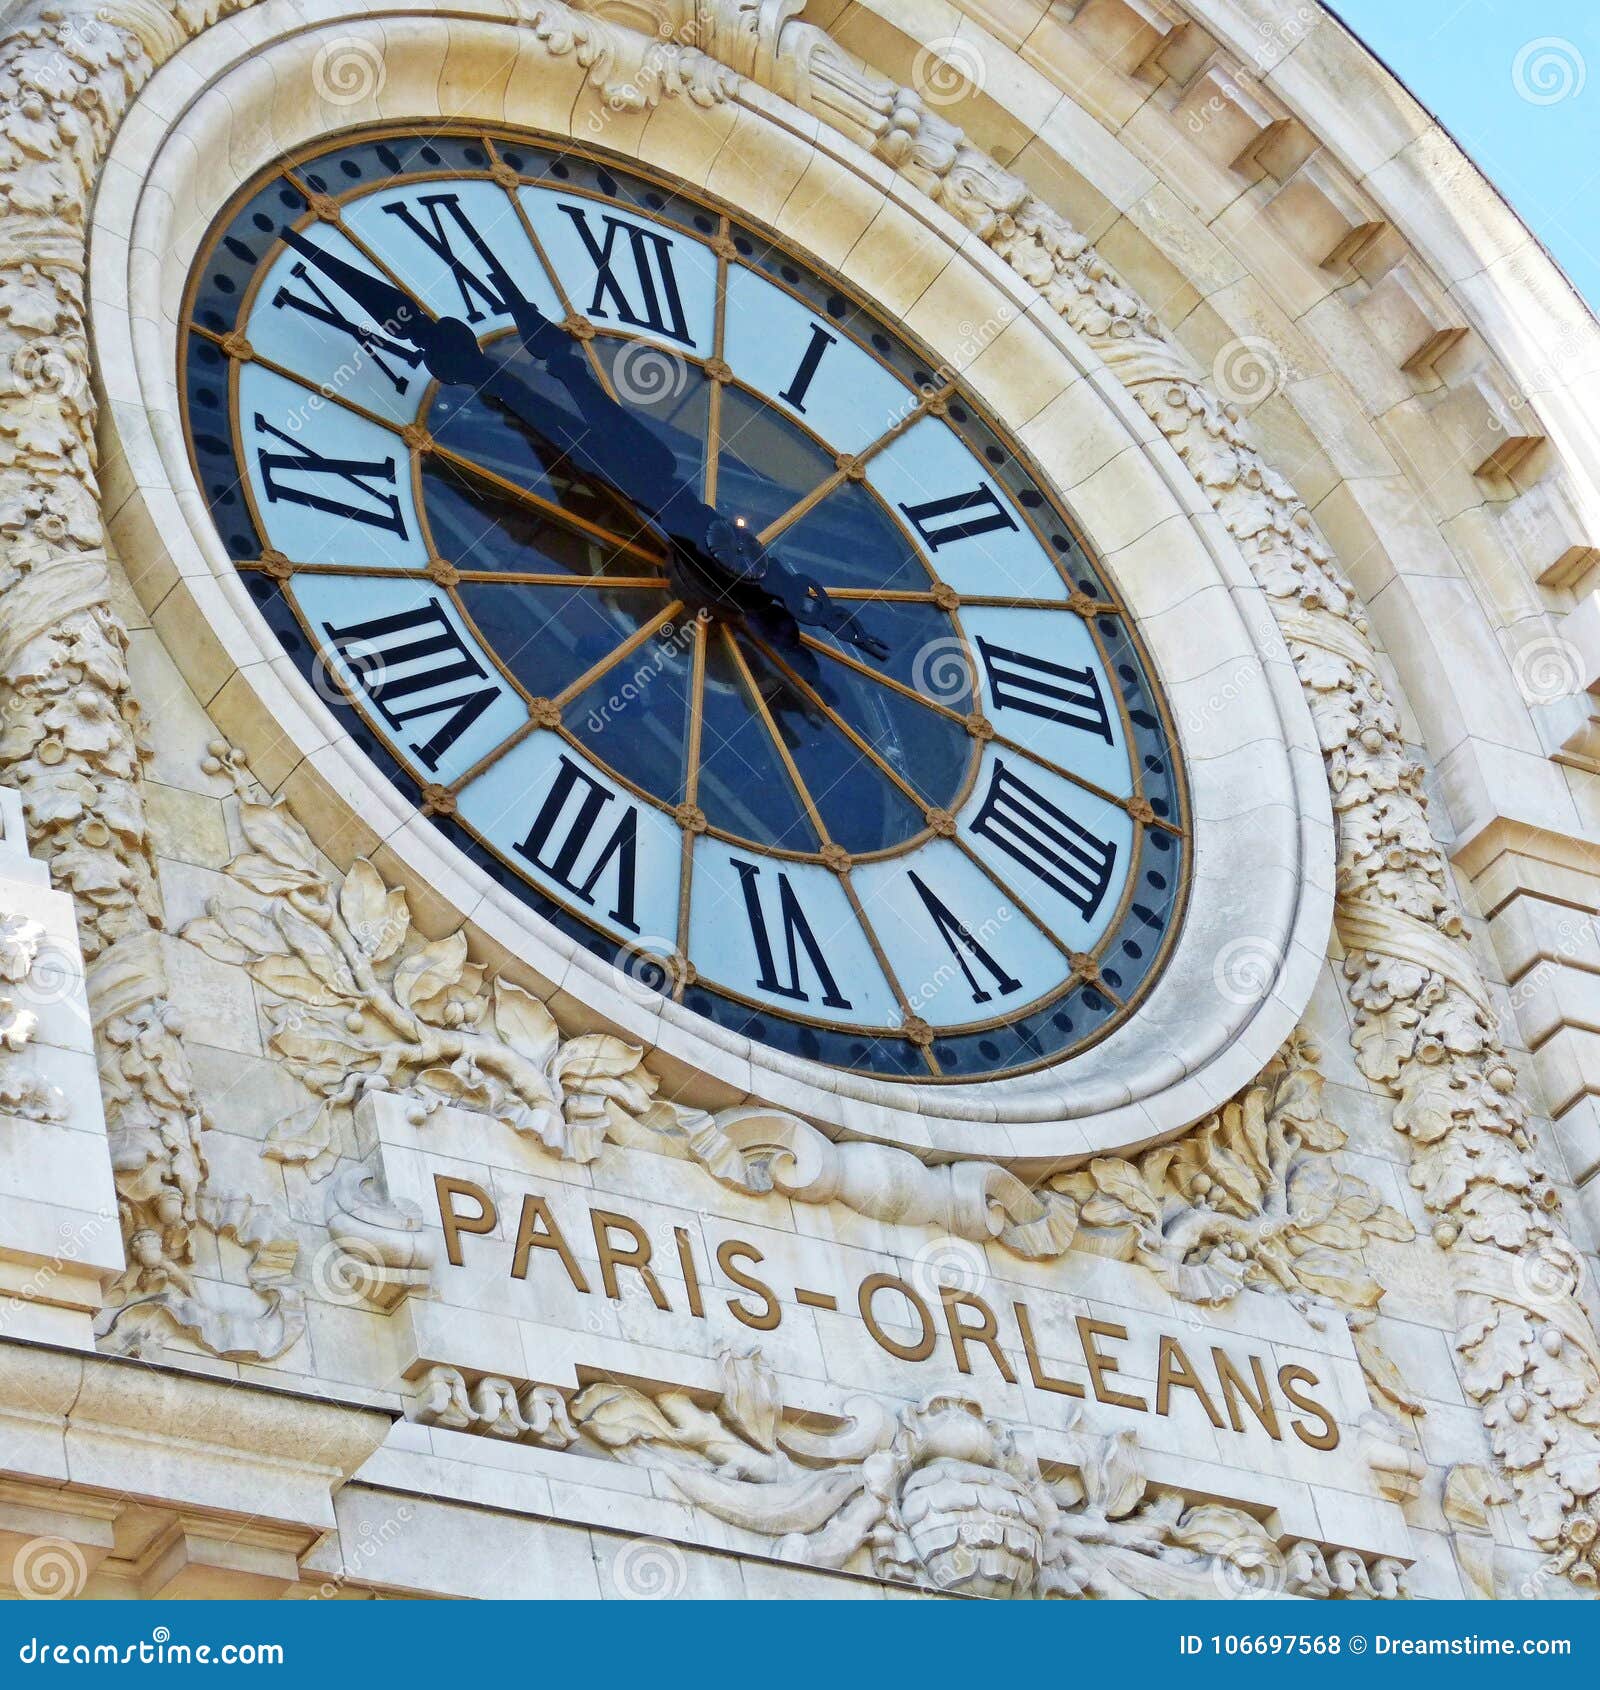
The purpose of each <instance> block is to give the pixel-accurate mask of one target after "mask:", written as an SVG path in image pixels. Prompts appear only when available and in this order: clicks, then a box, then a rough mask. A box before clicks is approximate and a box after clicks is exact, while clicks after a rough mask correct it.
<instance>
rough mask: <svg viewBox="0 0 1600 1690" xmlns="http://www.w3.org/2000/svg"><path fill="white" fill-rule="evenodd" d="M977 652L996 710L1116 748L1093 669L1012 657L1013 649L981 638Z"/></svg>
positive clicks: (1022, 654) (1021, 653) (1019, 654)
mask: <svg viewBox="0 0 1600 1690" xmlns="http://www.w3.org/2000/svg"><path fill="white" fill-rule="evenodd" d="M978 651H979V653H980V654H981V655H982V657H983V666H984V668H985V669H986V670H987V671H988V675H989V691H990V693H991V694H992V695H993V697H994V702H995V705H996V707H997V708H999V709H1009V710H1022V711H1025V712H1026V713H1027V714H1028V715H1030V716H1043V717H1044V718H1045V720H1046V721H1050V722H1061V723H1064V724H1065V725H1066V726H1067V727H1069V728H1081V729H1083V731H1084V732H1085V733H1090V734H1094V735H1095V736H1096V737H1097V738H1099V739H1103V740H1104V741H1105V742H1106V744H1107V745H1110V744H1111V743H1112V741H1111V720H1110V717H1109V716H1108V714H1107V712H1106V701H1105V699H1104V698H1103V697H1102V696H1101V693H1100V681H1099V677H1098V676H1097V675H1096V674H1095V672H1094V670H1093V669H1087V668H1086V669H1073V668H1069V667H1068V666H1067V665H1066V664H1065V663H1051V662H1049V661H1047V660H1046V659H1045V658H1043V657H1030V656H1029V655H1028V653H1027V652H1025V651H1013V650H1011V649H1010V647H1009V646H1003V645H991V644H990V643H989V641H988V640H986V639H985V638H984V637H983V635H982V634H979V635H978Z"/></svg>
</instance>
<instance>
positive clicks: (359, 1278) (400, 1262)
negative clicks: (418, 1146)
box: [326, 1162, 433, 1309]
mask: <svg viewBox="0 0 1600 1690" xmlns="http://www.w3.org/2000/svg"><path fill="white" fill-rule="evenodd" d="M327 1225H328V1244H329V1251H330V1257H331V1259H330V1260H328V1261H327V1264H326V1273H327V1276H328V1277H329V1278H330V1279H331V1281H332V1284H333V1287H334V1289H335V1291H336V1293H343V1294H346V1295H349V1296H353V1297H355V1298H357V1299H359V1300H360V1301H362V1302H365V1303H370V1304H371V1305H372V1306H373V1307H374V1308H378V1309H392V1308H394V1307H395V1306H396V1305H397V1304H398V1303H399V1302H400V1301H401V1299H402V1298H404V1297H405V1296H406V1295H407V1293H408V1292H412V1291H418V1292H426V1291H427V1289H428V1287H429V1285H430V1283H431V1280H432V1268H433V1245H432V1244H431V1242H430V1241H429V1239H428V1237H427V1233H426V1229H425V1227H424V1224H423V1219H422V1211H421V1210H420V1209H418V1208H417V1206H416V1204H414V1203H404V1202H397V1201H396V1200H395V1199H394V1198H392V1197H390V1196H389V1194H388V1192H387V1191H386V1190H385V1189H384V1183H383V1180H382V1178H381V1176H380V1175H379V1174H377V1173H374V1172H373V1171H372V1169H370V1168H368V1167H366V1166H364V1165H363V1164H362V1163H359V1162H353V1163H350V1164H349V1165H348V1166H347V1167H345V1168H344V1169H343V1170H342V1171H341V1172H340V1173H339V1174H338V1175H337V1176H336V1177H335V1179H334V1181H333V1184H332V1187H331V1189H330V1190H329V1193H328V1212H327Z"/></svg>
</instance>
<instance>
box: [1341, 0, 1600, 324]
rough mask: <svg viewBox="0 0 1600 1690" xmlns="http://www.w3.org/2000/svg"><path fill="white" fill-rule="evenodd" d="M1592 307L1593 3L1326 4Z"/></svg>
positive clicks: (1595, 301) (1598, 109)
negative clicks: (1441, 128) (1438, 124)
mask: <svg viewBox="0 0 1600 1690" xmlns="http://www.w3.org/2000/svg"><path fill="white" fill-rule="evenodd" d="M1329 3H1330V6H1331V9H1332V10H1333V11H1335V12H1337V13H1338V15H1339V16H1340V17H1342V18H1343V19H1344V21H1345V22H1346V23H1347V24H1348V25H1349V26H1350V28H1351V29H1353V30H1354V31H1355V32H1356V33H1357V34H1358V35H1359V36H1361V38H1362V39H1363V40H1364V41H1365V42H1366V43H1367V45H1368V46H1369V47H1371V48H1372V50H1373V51H1374V52H1375V53H1377V54H1378V56H1379V57H1380V58H1382V59H1384V60H1385V61H1386V62H1387V63H1388V65H1389V67H1390V68H1391V69H1392V70H1393V71H1394V72H1395V73H1396V75H1398V76H1399V77H1400V79H1401V81H1403V82H1405V83H1406V84H1407V85H1408V86H1409V87H1410V89H1411V91H1412V93H1413V94H1415V95H1416V96H1417V98H1418V99H1420V100H1421V101H1422V102H1423V104H1424V105H1426V106H1428V107H1429V108H1431V110H1432V111H1433V112H1434V114H1435V115H1436V116H1437V117H1438V118H1439V119H1440V120H1441V121H1442V122H1443V123H1444V125H1445V127H1446V128H1447V129H1449V130H1450V131H1451V133H1452V134H1453V135H1454V136H1455V137H1456V139H1457V140H1458V141H1459V142H1460V143H1461V145H1462V146H1463V147H1465V148H1466V150H1467V151H1468V152H1469V153H1470V154H1471V155H1472V157H1473V159H1474V160H1476V162H1477V164H1478V166H1479V168H1480V169H1482V170H1483V172H1484V174H1485V175H1487V176H1488V177H1489V179H1490V180H1491V181H1492V182H1494V184H1495V185H1496V186H1497V187H1498V188H1499V190H1500V192H1501V193H1502V194H1504V195H1505V196H1506V198H1507V199H1508V200H1510V202H1511V203H1512V205H1513V206H1515V207H1516V209H1517V211H1518V212H1519V213H1520V215H1521V216H1522V219H1523V221H1524V222H1526V223H1527V224H1528V226H1529V227H1530V228H1531V229H1532V230H1533V231H1534V233H1535V234H1536V235H1538V237H1539V238H1540V239H1541V240H1542V241H1543V242H1544V244H1545V245H1546V246H1547V247H1548V248H1549V249H1550V251H1551V252H1552V253H1553V254H1554V255H1555V257H1556V260H1557V262H1558V263H1559V264H1560V265H1561V267H1562V268H1563V269H1564V270H1565V271H1566V273H1567V275H1568V276H1569V277H1570V278H1571V279H1572V281H1573V283H1574V285H1575V286H1576V287H1577V288H1578V290H1579V291H1580V292H1581V293H1582V294H1583V295H1584V297H1585V298H1586V299H1587V300H1588V302H1589V304H1590V306H1591V307H1593V308H1595V309H1596V310H1600V0H1329Z"/></svg>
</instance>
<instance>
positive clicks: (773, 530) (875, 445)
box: [756, 394, 943, 556]
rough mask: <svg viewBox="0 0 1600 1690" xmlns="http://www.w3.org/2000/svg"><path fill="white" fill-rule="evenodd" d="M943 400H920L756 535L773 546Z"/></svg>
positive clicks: (935, 396)
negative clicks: (780, 537) (785, 531)
mask: <svg viewBox="0 0 1600 1690" xmlns="http://www.w3.org/2000/svg"><path fill="white" fill-rule="evenodd" d="M942 403H943V398H942V396H941V395H937V394H935V395H931V396H925V397H924V398H923V400H922V402H921V403H920V404H918V405H915V406H913V407H912V409H911V410H910V411H909V412H908V413H907V414H906V415H905V416H903V417H902V418H901V419H900V420H899V421H898V422H895V423H891V424H890V425H889V427H888V428H886V429H885V430H884V431H883V433H882V434H880V435H879V436H878V438H877V439H876V440H873V441H871V442H869V443H868V444H867V445H866V446H864V447H863V448H862V449H861V450H860V451H859V452H857V453H856V454H855V455H854V456H853V457H849V458H843V457H842V458H841V459H840V460H839V467H838V468H837V469H836V470H835V471H834V472H833V474H832V475H830V476H828V477H827V478H826V480H824V481H822V482H821V483H820V484H819V485H817V486H816V487H813V488H812V489H811V491H810V492H809V493H807V494H806V495H805V496H804V498H801V499H797V500H796V501H795V502H794V504H792V505H790V507H789V508H788V510H786V511H784V512H783V514H782V515H781V516H777V517H774V518H773V519H772V521H771V522H769V523H768V524H767V526H766V527H765V528H763V529H762V530H761V532H760V533H759V534H758V535H757V536H756V538H757V539H758V540H760V542H761V543H762V545H764V546H770V545H771V544H772V542H773V541H774V540H775V539H777V537H778V536H779V535H780V534H781V533H783V531H784V530H785V529H786V528H792V527H793V526H794V525H795V523H797V522H798V521H799V520H800V518H801V517H803V516H806V515H808V514H809V513H810V512H811V511H813V510H815V509H816V507H817V506H818V505H820V504H821V503H822V501H823V500H824V499H825V498H827V496H828V495H829V494H830V493H833V492H836V491H837V490H838V489H839V488H840V487H842V486H843V485H844V484H845V483H846V482H847V481H853V480H858V479H859V478H860V476H861V474H862V472H863V470H864V469H865V468H866V466H867V465H868V464H869V463H870V462H871V461H872V459H874V458H875V457H877V455H878V454H879V453H880V452H881V451H883V450H884V449H885V448H886V447H888V446H890V445H892V444H893V443H894V442H895V441H896V440H898V439H899V438H900V436H901V435H902V434H904V433H905V431H906V430H907V429H908V428H910V427H911V425H912V424H913V423H914V422H918V421H920V420H921V419H922V418H923V417H925V416H928V415H931V414H932V413H933V412H935V411H936V410H937V409H938V408H939V406H941V405H942ZM919 556H920V554H919Z"/></svg>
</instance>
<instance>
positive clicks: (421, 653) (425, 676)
mask: <svg viewBox="0 0 1600 1690" xmlns="http://www.w3.org/2000/svg"><path fill="white" fill-rule="evenodd" d="M322 629H323V632H324V633H325V634H326V635H327V636H328V638H329V639H330V640H331V641H332V642H333V649H334V650H335V651H336V652H338V654H339V656H340V657H341V658H342V659H343V660H344V663H345V666H346V667H347V668H348V669H349V670H350V672H351V674H352V675H354V677H355V679H356V680H357V681H358V682H359V683H360V685H361V690H362V691H363V692H364V693H365V694H366V695H367V697H368V698H370V699H371V700H372V703H373V705H374V707H375V708H376V709H377V711H378V714H379V715H380V716H382V717H383V719H384V721H386V722H387V723H388V724H389V726H390V727H391V728H393V729H394V730H395V732H396V733H399V732H401V730H402V729H403V728H404V727H405V725H406V724H407V723H408V722H415V721H421V720H427V719H430V718H433V717H440V718H442V719H441V720H440V722H439V724H438V726H437V727H436V728H435V729H434V731H433V733H432V734H431V735H430V736H429V738H427V739H426V740H421V741H413V742H412V744H411V750H412V752H413V753H414V754H415V755H416V756H417V757H419V758H420V759H421V760H422V762H423V763H424V764H425V765H426V766H427V767H428V769H429V770H433V769H437V768H438V766H439V759H440V758H441V757H443V756H444V754H445V753H446V752H447V751H448V750H449V749H450V747H451V746H452V745H454V744H455V742H456V741H457V740H458V739H460V737H461V736H462V734H464V733H465V732H466V731H467V729H468V728H470V727H471V726H472V724H473V723H474V722H475V721H477V719H478V718H479V717H480V716H481V715H482V714H483V713H484V711H485V710H487V709H488V708H489V706H490V705H491V704H493V703H494V701H495V700H496V699H497V698H498V697H499V696H500V689H499V687H498V686H497V685H496V684H495V683H494V682H493V681H491V680H490V679H489V676H488V674H487V672H486V671H485V669H484V668H483V666H482V664H480V663H479V662H478V660H477V658H476V657H475V656H474V655H473V654H472V652H471V651H469V650H468V649H467V647H466V645H465V644H463V642H462V639H461V636H460V635H459V634H458V633H457V632H456V631H455V628H454V627H453V626H452V625H451V623H450V619H449V618H448V617H447V616H446V615H445V613H444V612H443V610H441V609H440V608H439V606H438V605H437V604H425V605H422V606H421V607H420V608H418V609H416V610H407V611H402V612H400V613H399V614H398V615H394V616H378V617H374V618H373V619H372V620H371V621H370V622H351V623H349V624H347V625H346V626H345V627H342V628H336V627H334V625H333V624H332V623H331V622H324V623H323V624H322ZM474 681H487V682H488V685H486V686H482V687H477V686H474V685H473V684H472V683H473V682H474ZM461 683H465V684H464V685H463V684H461ZM419 731H420V730H419Z"/></svg>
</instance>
